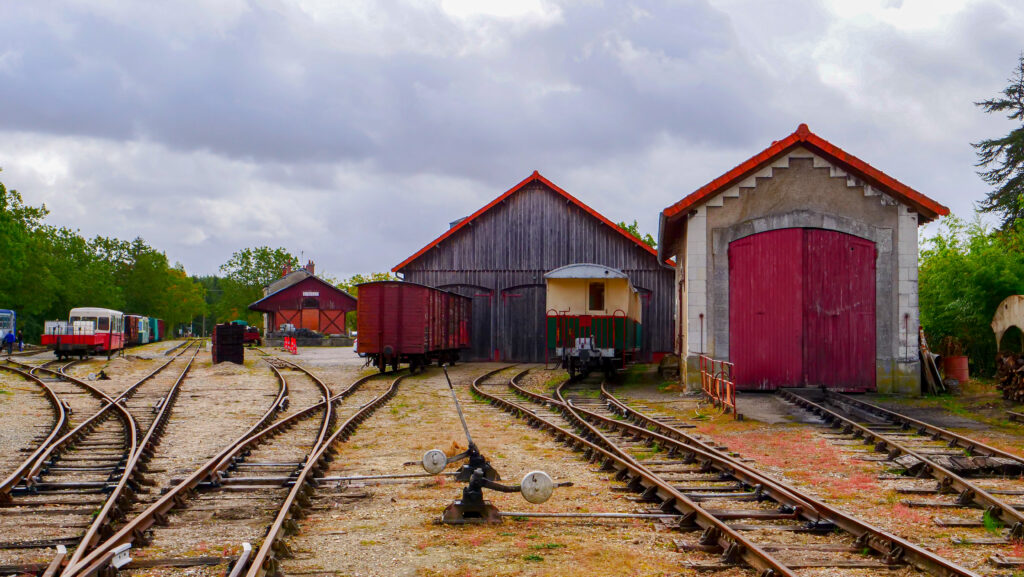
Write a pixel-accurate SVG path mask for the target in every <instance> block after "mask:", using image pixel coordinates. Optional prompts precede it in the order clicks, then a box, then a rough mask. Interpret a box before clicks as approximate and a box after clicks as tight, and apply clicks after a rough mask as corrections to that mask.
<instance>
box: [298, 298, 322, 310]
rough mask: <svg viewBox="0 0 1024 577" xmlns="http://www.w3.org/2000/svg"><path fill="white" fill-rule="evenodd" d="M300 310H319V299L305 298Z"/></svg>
mask: <svg viewBox="0 0 1024 577" xmlns="http://www.w3.org/2000/svg"><path fill="white" fill-rule="evenodd" d="M302 308H304V309H316V308H320V299H315V298H311V297H306V298H304V299H302Z"/></svg>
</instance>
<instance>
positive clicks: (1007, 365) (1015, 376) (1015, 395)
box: [996, 353, 1024, 401]
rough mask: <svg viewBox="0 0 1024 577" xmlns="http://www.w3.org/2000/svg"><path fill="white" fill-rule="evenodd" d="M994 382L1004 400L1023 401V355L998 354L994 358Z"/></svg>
mask: <svg viewBox="0 0 1024 577" xmlns="http://www.w3.org/2000/svg"><path fill="white" fill-rule="evenodd" d="M996 380H997V381H998V382H999V384H998V385H996V386H997V387H998V388H999V389H1000V390H1001V391H1003V398H1004V399H1009V400H1011V401H1024V354H1014V353H999V354H998V355H997V356H996Z"/></svg>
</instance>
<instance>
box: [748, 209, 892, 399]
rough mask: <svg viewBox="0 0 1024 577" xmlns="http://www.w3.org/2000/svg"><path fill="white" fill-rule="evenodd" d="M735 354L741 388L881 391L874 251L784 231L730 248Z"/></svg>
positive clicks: (854, 242) (841, 238)
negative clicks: (877, 382)
mask: <svg viewBox="0 0 1024 577" xmlns="http://www.w3.org/2000/svg"><path fill="white" fill-rule="evenodd" d="M729 349H730V354H729V356H730V360H732V361H733V363H734V365H735V373H734V376H735V379H736V384H737V387H739V388H743V389H775V388H778V387H783V386H826V387H830V388H836V389H842V390H848V391H865V390H874V387H875V246H874V243H872V242H870V241H867V240H863V239H860V238H857V237H854V236H852V235H848V234H844V233H841V232H836V231H828V230H818V229H799V228H790V229H780V230H773V231H769V232H763V233H760V234H755V235H752V236H748V237H745V238H742V239H740V240H737V241H734V242H733V243H732V244H730V246H729Z"/></svg>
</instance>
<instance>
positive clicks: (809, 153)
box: [658, 124, 949, 394]
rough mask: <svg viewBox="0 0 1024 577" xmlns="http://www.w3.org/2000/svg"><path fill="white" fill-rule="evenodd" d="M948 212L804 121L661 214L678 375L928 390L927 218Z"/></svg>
mask: <svg viewBox="0 0 1024 577" xmlns="http://www.w3.org/2000/svg"><path fill="white" fill-rule="evenodd" d="M946 214H949V209H948V208H946V207H945V206H942V205H941V204H939V203H937V202H935V201H934V200H932V199H930V198H928V197H927V196H925V195H923V194H921V193H920V192H917V191H915V190H914V189H912V188H910V187H909V186H907V185H905V184H903V183H901V182H899V181H898V180H896V179H894V178H892V177H891V176H889V175H887V174H885V173H884V172H882V171H881V170H878V169H877V168H874V167H873V166H871V165H869V164H868V163H866V162H864V161H863V160H860V159H859V158H857V157H855V156H853V155H852V154H849V153H848V152H846V151H844V150H842V149H840V148H839V147H837V146H835V145H833V144H832V143H830V142H828V141H826V140H825V139H823V138H821V137H820V136H818V135H816V134H814V133H813V132H811V131H810V129H809V128H808V127H807V125H806V124H801V125H800V126H799V127H798V128H797V130H796V131H795V132H793V133H792V134H790V135H789V136H787V137H785V138H783V139H782V140H778V141H776V142H774V143H772V145H771V146H769V147H768V148H766V149H764V150H763V151H761V152H759V153H758V154H756V155H754V156H752V157H751V158H749V159H748V160H746V161H744V162H743V163H742V164H740V165H738V166H736V167H735V168H733V169H732V170H730V171H728V172H727V173H725V174H723V175H722V176H720V177H719V178H717V179H715V180H713V181H711V182H710V183H708V184H707V185H705V186H703V187H701V188H699V189H698V190H696V191H694V192H692V193H690V194H689V195H687V196H685V197H684V198H683V199H681V200H679V201H678V202H676V203H675V204H673V205H671V206H669V207H667V208H666V209H664V210H663V211H662V213H661V226H660V231H659V242H658V246H659V251H660V255H661V256H662V257H666V258H667V257H670V256H671V257H675V258H676V259H677V267H676V279H675V286H676V295H677V299H678V302H677V307H678V308H677V310H679V311H680V314H679V315H678V316H677V317H676V326H675V330H676V335H677V338H676V346H677V349H676V351H677V353H679V355H680V358H681V363H682V364H683V365H685V366H681V367H680V373H681V374H685V375H686V382H687V384H688V385H689V386H690V387H691V388H692V387H696V386H699V383H700V375H699V362H700V356H701V355H706V356H709V357H712V358H714V359H717V360H721V361H730V362H732V363H733V364H734V366H735V371H736V373H735V374H734V378H735V380H736V385H737V387H738V388H739V389H746V390H774V389H777V388H780V387H793V386H819V385H820V386H828V387H831V388H837V389H841V390H846V391H878V392H891V393H904V394H917V393H918V392H919V391H920V363H919V362H918V360H917V359H918V345H919V342H918V330H917V327H918V324H919V323H918V303H917V267H918V234H917V229H918V227H919V226H920V225H922V224H924V223H927V222H930V221H932V220H934V219H936V218H937V217H939V216H942V215H946Z"/></svg>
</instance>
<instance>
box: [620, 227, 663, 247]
mask: <svg viewBox="0 0 1024 577" xmlns="http://www.w3.org/2000/svg"><path fill="white" fill-rule="evenodd" d="M618 225H619V228H621V229H622V230H624V231H626V232H628V233H629V234H631V235H633V236H635V237H636V238H638V239H640V242H642V243H644V244H646V245H647V246H649V247H651V248H658V241H657V239H655V238H654V237H653V236H651V234H650V233H646V234H641V233H640V224H639V223H637V221H636V220H633V224H626V222H625V221H623V222H620V223H618Z"/></svg>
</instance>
